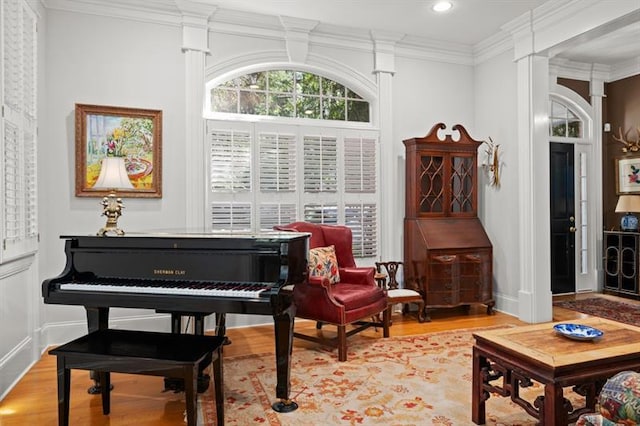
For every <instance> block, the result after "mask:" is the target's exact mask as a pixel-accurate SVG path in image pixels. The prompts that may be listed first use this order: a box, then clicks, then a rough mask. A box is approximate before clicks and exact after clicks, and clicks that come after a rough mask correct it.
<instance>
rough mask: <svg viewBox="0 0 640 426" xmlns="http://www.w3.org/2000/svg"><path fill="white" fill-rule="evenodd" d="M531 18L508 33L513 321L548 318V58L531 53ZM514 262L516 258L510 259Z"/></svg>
mask: <svg viewBox="0 0 640 426" xmlns="http://www.w3.org/2000/svg"><path fill="white" fill-rule="evenodd" d="M532 24H533V17H532V16H531V15H525V16H523V17H522V18H521V19H519V20H518V21H517V22H515V23H514V24H513V25H511V26H509V28H505V29H507V30H509V31H511V32H512V34H513V40H514V52H515V61H516V69H517V71H516V72H517V109H518V118H517V120H518V121H517V126H518V141H517V149H518V212H517V213H516V214H517V215H518V229H517V230H514V231H516V232H518V245H519V248H520V252H519V253H518V257H517V262H518V264H519V265H520V270H519V274H518V276H519V281H520V290H519V292H518V311H519V312H518V317H519V318H520V319H521V320H523V321H526V322H531V323H537V322H543V321H550V320H551V319H552V316H553V306H552V301H553V299H552V294H551V259H550V244H551V243H550V240H551V238H550V233H551V229H550V223H549V217H550V200H549V117H548V116H549V112H548V109H549V59H548V58H547V57H544V56H539V55H536V53H535V50H534V41H535V37H534V32H533V29H532V27H533V26H532ZM514 260H515V259H514Z"/></svg>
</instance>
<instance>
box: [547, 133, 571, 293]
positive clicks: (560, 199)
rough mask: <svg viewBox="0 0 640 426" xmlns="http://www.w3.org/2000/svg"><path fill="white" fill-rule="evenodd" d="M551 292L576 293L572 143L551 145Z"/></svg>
mask: <svg viewBox="0 0 640 426" xmlns="http://www.w3.org/2000/svg"><path fill="white" fill-rule="evenodd" d="M549 158H550V163H551V164H550V166H551V167H550V174H551V176H550V185H551V188H550V193H551V194H550V197H551V200H550V201H551V292H552V293H553V294H561V293H574V292H575V291H576V254H575V230H576V222H575V185H574V183H575V177H574V176H575V174H574V150H573V145H572V144H563V143H554V142H552V143H551V144H550V155H549Z"/></svg>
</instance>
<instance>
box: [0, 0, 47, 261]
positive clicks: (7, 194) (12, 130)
mask: <svg viewBox="0 0 640 426" xmlns="http://www.w3.org/2000/svg"><path fill="white" fill-rule="evenodd" d="M36 40H37V38H36V18H35V14H34V13H33V11H32V10H31V9H30V7H29V6H28V4H27V3H26V2H24V1H23V0H4V1H3V2H2V58H1V59H2V93H1V94H2V138H1V139H0V153H1V154H2V156H1V158H2V162H1V163H0V168H1V169H2V175H3V176H4V181H3V184H2V187H0V195H1V197H0V203H1V204H0V205H1V209H0V211H1V212H2V220H1V223H0V224H1V225H2V228H1V229H0V233H1V236H2V248H1V250H0V262H4V261H7V260H10V259H12V258H16V257H20V256H23V255H24V254H26V253H30V252H34V251H35V250H36V248H37V238H38V222H37V173H36V159H37V152H36V134H37V131H36V129H37V122H36V81H37V76H36V55H37V52H36V50H37V43H36Z"/></svg>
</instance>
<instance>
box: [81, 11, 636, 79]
mask: <svg viewBox="0 0 640 426" xmlns="http://www.w3.org/2000/svg"><path fill="white" fill-rule="evenodd" d="M75 1H78V2H83V3H93V4H99V3H104V4H110V5H113V4H120V5H122V6H125V5H126V6H129V7H138V8H143V9H156V10H164V11H172V12H173V11H176V12H177V5H179V4H180V3H182V2H184V1H185V0H75ZM189 1H191V2H194V3H201V4H206V5H211V6H216V7H217V10H218V11H219V12H223V11H239V12H250V13H257V14H262V15H271V16H286V17H292V18H302V19H309V20H313V21H318V22H319V23H322V24H329V25H336V26H342V27H349V28H356V29H365V30H376V31H388V32H393V33H399V34H404V35H406V36H410V37H418V38H422V39H427V40H430V41H444V42H449V43H457V44H462V45H466V46H471V47H473V46H475V45H477V44H478V43H480V42H482V41H485V40H487V39H488V38H489V37H492V36H495V35H498V34H500V33H501V32H502V30H501V27H502V26H503V25H505V24H507V23H509V22H511V21H513V20H514V19H516V18H518V17H520V16H522V15H523V14H525V13H526V12H528V11H530V10H532V9H535V8H537V7H538V6H541V5H542V4H544V3H547V1H548V0H450V1H451V2H452V3H453V7H452V8H451V10H449V11H448V12H447V13H444V14H438V13H436V12H434V11H433V10H432V9H431V6H432V5H433V4H434V3H435V2H436V0H189ZM551 1H553V0H551ZM611 1H612V0H611ZM616 1H619V0H616ZM631 1H638V3H639V4H640V0H631ZM639 16H640V8H639V10H638V13H635V14H633V16H632V17H630V19H628V21H629V22H626V26H625V27H624V28H617V27H619V26H622V25H617V26H615V27H612V28H605V29H603V30H600V31H593V32H592V33H590V34H586V35H584V36H582V37H578V38H577V39H576V40H572V41H570V42H568V43H565V44H564V45H563V46H559V47H558V48H556V49H553V51H552V52H551V53H552V56H558V57H560V58H563V59H568V60H573V61H576V62H583V63H599V64H604V65H611V66H613V65H615V64H619V63H621V62H628V61H629V60H630V59H633V58H637V60H638V61H640V42H638V40H640V19H638V17H639ZM214 19H215V14H214ZM633 21H635V22H633Z"/></svg>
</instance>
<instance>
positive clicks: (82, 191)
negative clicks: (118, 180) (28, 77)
mask: <svg viewBox="0 0 640 426" xmlns="http://www.w3.org/2000/svg"><path fill="white" fill-rule="evenodd" d="M75 115H76V122H75V128H76V129H75V132H76V196H77V197H104V196H105V195H107V194H108V192H109V191H108V190H107V189H97V188H94V187H93V186H94V185H95V183H96V180H97V179H98V176H99V175H100V168H101V165H102V160H103V159H104V158H106V157H122V158H123V159H124V164H125V169H126V172H127V177H128V178H129V180H130V181H131V185H132V186H133V188H130V189H123V190H120V189H119V190H118V191H117V193H118V196H120V197H150V198H161V197H162V111H161V110H152V109H137V108H125V107H114V106H99V105H85V104H76V114H75ZM114 189H115V188H114Z"/></svg>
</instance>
